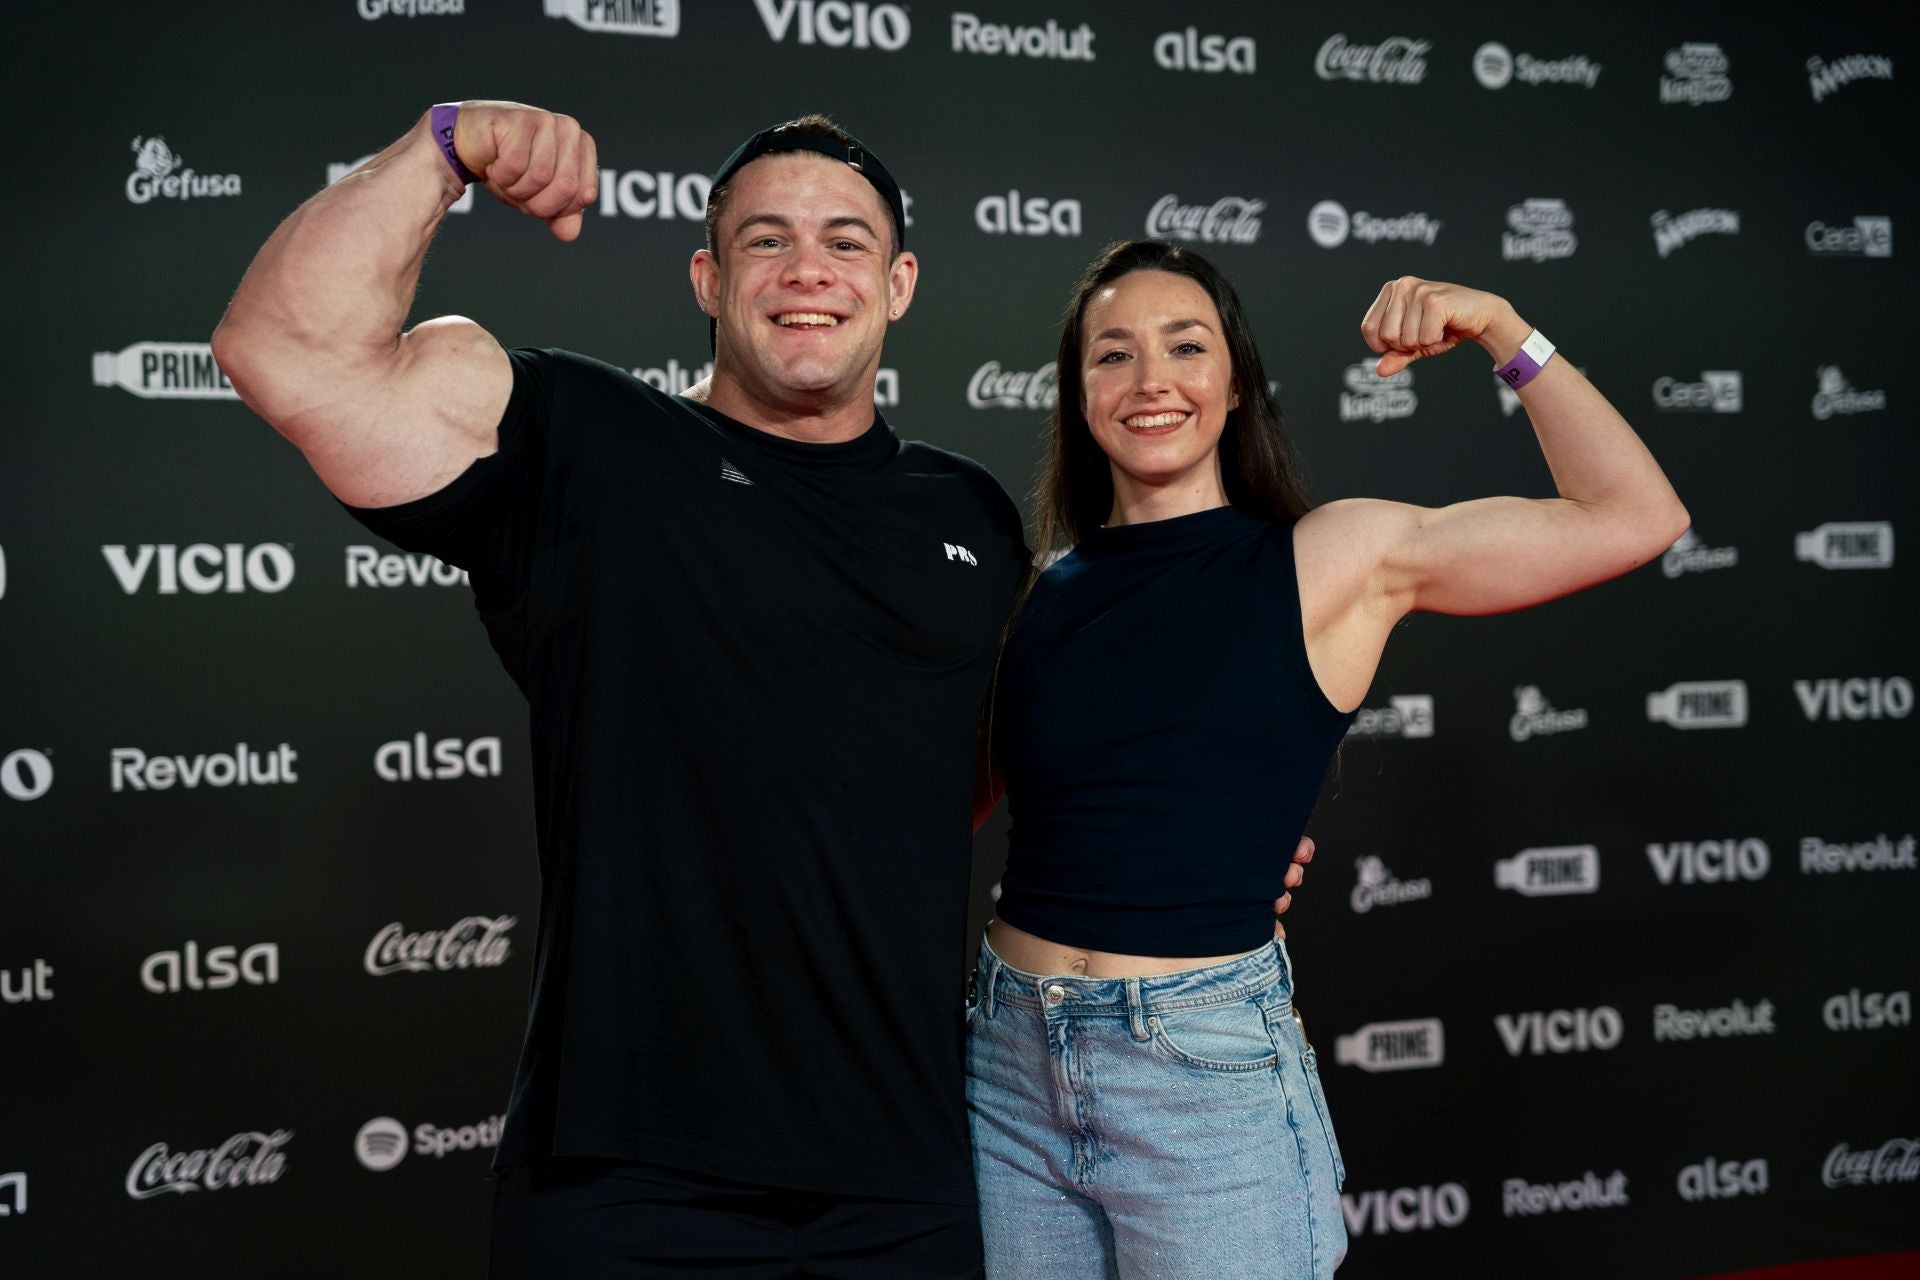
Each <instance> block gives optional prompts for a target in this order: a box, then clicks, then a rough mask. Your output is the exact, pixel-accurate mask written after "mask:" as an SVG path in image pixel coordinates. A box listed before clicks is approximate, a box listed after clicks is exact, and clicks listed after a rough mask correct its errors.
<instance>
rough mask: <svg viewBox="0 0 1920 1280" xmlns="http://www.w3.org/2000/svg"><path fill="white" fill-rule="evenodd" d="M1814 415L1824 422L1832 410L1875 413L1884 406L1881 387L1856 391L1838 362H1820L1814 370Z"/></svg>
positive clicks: (1884, 397) (1849, 412)
mask: <svg viewBox="0 0 1920 1280" xmlns="http://www.w3.org/2000/svg"><path fill="white" fill-rule="evenodd" d="M1813 376H1814V384H1815V388H1816V389H1815V391H1814V393H1813V416H1814V417H1815V418H1817V419H1818V420H1820V421H1821V422H1825V421H1826V420H1827V419H1828V418H1831V417H1832V416H1833V415H1834V414H1836V413H1837V414H1841V415H1843V416H1851V415H1853V414H1856V413H1878V412H1879V411H1880V410H1882V409H1884V408H1886V407H1887V393H1886V392H1884V391H1856V390H1854V388H1853V384H1852V383H1851V382H1849V381H1847V375H1846V374H1844V373H1842V372H1840V366H1839V365H1837V364H1823V365H1821V366H1820V368H1819V369H1818V370H1816V371H1815V372H1814V375H1813Z"/></svg>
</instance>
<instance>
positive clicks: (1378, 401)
mask: <svg viewBox="0 0 1920 1280" xmlns="http://www.w3.org/2000/svg"><path fill="white" fill-rule="evenodd" d="M1377 359H1378V357H1376V356H1369V357H1367V358H1366V359H1365V360H1362V361H1360V362H1359V363H1358V364H1350V365H1348V366H1347V371H1346V374H1345V377H1344V381H1345V382H1346V384H1347V389H1346V390H1345V391H1342V392H1341V393H1340V421H1342V422H1359V421H1366V422H1387V421H1390V420H1394V419H1398V418H1411V417H1412V416H1413V411H1414V410H1415V409H1418V408H1419V407H1420V397H1419V396H1418V395H1416V394H1415V393H1414V390H1413V370H1412V368H1410V367H1409V368H1406V369H1402V370H1401V371H1400V372H1398V373H1396V374H1392V375H1390V376H1388V377H1385V378H1383V377H1381V376H1380V374H1379V373H1378V372H1377V371H1376V369H1375V367H1374V364H1375V361H1376V360H1377Z"/></svg>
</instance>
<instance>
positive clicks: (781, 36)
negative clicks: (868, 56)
mask: <svg viewBox="0 0 1920 1280" xmlns="http://www.w3.org/2000/svg"><path fill="white" fill-rule="evenodd" d="M753 7H754V8H756V9H758V10H759V11H760V21H761V22H762V23H763V24H765V26H766V28H767V35H769V36H770V37H772V39H773V41H774V43H775V44H778V43H780V42H781V41H783V40H785V39H786V38H787V32H788V31H789V30H790V29H793V28H794V26H795V23H794V19H795V18H796V17H797V18H798V19H799V23H798V28H799V40H800V43H801V44H823V45H826V46H827V47H828V48H829V49H846V48H854V49H875V48H877V49H882V50H885V51H886V52H888V53H897V52H898V51H900V50H901V49H904V48H906V46H907V41H908V40H910V39H912V37H913V24H912V23H911V22H909V21H908V20H907V11H906V10H905V9H904V8H902V7H901V6H899V5H897V4H868V3H866V0H852V3H846V2H845V0H753Z"/></svg>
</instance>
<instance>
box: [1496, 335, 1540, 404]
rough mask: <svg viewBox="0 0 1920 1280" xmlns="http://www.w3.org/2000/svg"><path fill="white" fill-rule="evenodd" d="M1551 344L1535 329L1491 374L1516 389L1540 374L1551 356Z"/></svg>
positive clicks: (1509, 387) (1510, 388) (1511, 388)
mask: <svg viewBox="0 0 1920 1280" xmlns="http://www.w3.org/2000/svg"><path fill="white" fill-rule="evenodd" d="M1553 351H1554V347H1553V344H1552V343H1551V342H1549V341H1547V336H1546V335H1545V334H1543V333H1541V332H1540V331H1539V330H1538V329H1535V330H1534V331H1533V332H1532V333H1529V334H1528V335H1527V340H1526V341H1525V342H1523V343H1521V344H1520V349H1519V350H1518V351H1516V352H1514V353H1513V359H1511V360H1509V361H1507V362H1506V363H1505V364H1503V365H1501V366H1500V367H1499V368H1498V369H1495V370H1494V371H1493V376H1494V377H1496V378H1498V379H1500V381H1502V382H1504V383H1506V384H1507V387H1508V389H1509V390H1513V391H1518V390H1519V389H1520V388H1522V387H1524V386H1526V385H1527V384H1528V383H1529V382H1532V381H1533V380H1534V379H1535V378H1536V377H1538V376H1539V375H1540V370H1541V368H1542V367H1544V366H1545V365H1546V363H1547V361H1548V360H1549V359H1551V358H1552V356H1553Z"/></svg>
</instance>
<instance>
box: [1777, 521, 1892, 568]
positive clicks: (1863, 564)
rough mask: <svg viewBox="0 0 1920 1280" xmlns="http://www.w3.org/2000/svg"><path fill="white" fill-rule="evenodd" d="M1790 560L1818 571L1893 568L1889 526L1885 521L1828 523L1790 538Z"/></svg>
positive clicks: (1890, 529) (1890, 525)
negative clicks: (1807, 562)
mask: <svg viewBox="0 0 1920 1280" xmlns="http://www.w3.org/2000/svg"><path fill="white" fill-rule="evenodd" d="M1793 558H1794V559H1796V560H1800V561H1810V562H1812V563H1813V564H1817V565H1819V566H1820V567H1821V568H1822V569H1891V568H1893V525H1892V523H1891V522H1890V521H1886V520H1853V521H1829V522H1828V523H1826V524H1823V525H1818V526H1816V527H1815V528H1812V529H1809V530H1807V531H1806V532H1805V533H1796V534H1794V535H1793Z"/></svg>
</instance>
